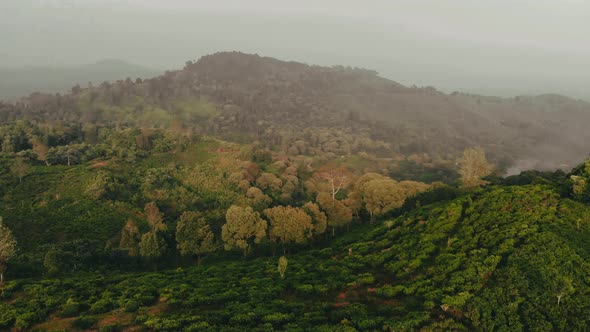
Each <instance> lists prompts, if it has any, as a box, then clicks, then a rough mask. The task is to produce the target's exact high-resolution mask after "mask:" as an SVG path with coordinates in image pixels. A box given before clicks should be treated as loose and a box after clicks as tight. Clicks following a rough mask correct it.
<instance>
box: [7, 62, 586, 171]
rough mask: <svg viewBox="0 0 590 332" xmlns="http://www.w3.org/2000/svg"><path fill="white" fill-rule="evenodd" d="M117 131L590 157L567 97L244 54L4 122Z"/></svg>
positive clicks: (35, 107) (315, 146)
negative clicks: (421, 83) (181, 130)
mask: <svg viewBox="0 0 590 332" xmlns="http://www.w3.org/2000/svg"><path fill="white" fill-rule="evenodd" d="M23 118H24V119H29V120H31V121H33V122H50V123H57V122H59V123H62V124H66V125H73V124H77V125H79V126H84V125H96V126H118V127H125V126H130V127H138V126H139V127H174V126H178V125H179V124H181V125H182V126H185V127H189V128H191V130H194V131H195V132H197V133H206V134H212V135H216V136H218V137H222V138H224V139H229V140H232V141H236V142H242V143H243V142H253V141H259V142H261V143H262V144H265V145H266V147H268V148H272V149H281V150H285V151H289V153H290V154H292V155H297V154H304V155H305V154H306V155H314V154H315V155H317V154H318V153H329V154H332V155H336V156H337V155H347V154H350V153H357V152H359V151H368V152H371V153H375V154H378V155H381V156H389V157H390V156H398V157H399V156H402V157H404V156H405V157H407V156H410V155H415V154H418V155H421V156H422V157H423V158H426V159H433V160H454V159H455V158H456V157H457V156H458V155H459V154H460V152H461V151H463V149H464V148H466V147H469V146H481V147H483V148H484V149H485V150H486V152H487V153H488V156H489V157H490V159H491V160H493V161H494V162H495V163H496V164H498V165H500V166H502V167H505V168H509V169H510V171H511V172H517V171H518V170H520V169H524V168H528V169H530V168H544V169H545V168H556V167H561V168H571V167H573V166H574V165H575V164H577V163H578V162H579V161H581V159H582V158H581V156H585V155H587V153H588V151H587V147H586V146H584V142H587V141H588V139H590V132H588V130H586V124H587V123H590V104H588V103H586V102H583V101H577V100H572V99H569V98H566V97H562V96H558V95H542V96H537V97H525V96H523V97H517V98H510V99H503V98H496V97H485V96H477V95H467V94H459V93H454V94H451V95H446V94H443V93H441V92H438V91H437V90H435V89H434V88H431V87H427V88H416V87H405V86H402V85H400V84H398V83H396V82H393V81H390V80H387V79H384V78H382V77H379V76H378V75H377V73H376V72H374V71H370V70H364V69H357V68H347V67H330V68H328V67H319V66H309V65H305V64H302V63H296V62H284V61H280V60H276V59H272V58H267V57H260V56H258V55H249V54H243V53H238V52H227V53H217V54H213V55H209V56H204V57H202V58H201V59H199V60H198V61H196V62H188V63H187V64H186V66H185V67H184V68H183V69H182V70H176V71H169V72H166V73H165V74H163V75H161V76H159V77H155V78H152V79H147V80H141V79H137V80H135V79H134V78H133V79H126V80H121V81H117V82H114V83H104V84H101V85H99V86H94V87H89V88H86V87H79V86H76V87H74V88H73V89H72V91H71V93H70V94H67V95H62V96H55V95H46V94H33V95H31V96H30V97H28V98H24V99H22V100H21V101H20V102H18V103H16V104H7V103H4V104H1V105H0V121H2V122H3V123H6V122H11V121H15V120H17V119H23Z"/></svg>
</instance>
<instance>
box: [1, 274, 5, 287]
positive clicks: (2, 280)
mask: <svg viewBox="0 0 590 332" xmlns="http://www.w3.org/2000/svg"><path fill="white" fill-rule="evenodd" d="M2 285H4V272H0V286H2Z"/></svg>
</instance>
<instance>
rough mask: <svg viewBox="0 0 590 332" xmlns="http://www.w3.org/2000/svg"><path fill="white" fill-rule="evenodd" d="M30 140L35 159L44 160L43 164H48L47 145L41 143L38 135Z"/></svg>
mask: <svg viewBox="0 0 590 332" xmlns="http://www.w3.org/2000/svg"><path fill="white" fill-rule="evenodd" d="M30 142H31V145H32V146H33V151H35V153H36V154H37V159H38V160H39V161H43V162H45V165H47V166H49V161H48V160H47V151H48V150H49V148H48V147H47V144H45V143H43V142H42V141H41V139H40V138H38V137H33V138H31V140H30Z"/></svg>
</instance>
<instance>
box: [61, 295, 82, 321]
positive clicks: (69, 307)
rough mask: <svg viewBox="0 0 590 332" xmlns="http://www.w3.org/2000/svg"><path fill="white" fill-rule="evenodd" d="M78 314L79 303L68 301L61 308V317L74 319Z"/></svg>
mask: <svg viewBox="0 0 590 332" xmlns="http://www.w3.org/2000/svg"><path fill="white" fill-rule="evenodd" d="M78 313H80V303H78V302H76V301H74V300H72V299H68V300H67V301H66V304H64V306H63V307H62V310H61V317H76V316H78Z"/></svg>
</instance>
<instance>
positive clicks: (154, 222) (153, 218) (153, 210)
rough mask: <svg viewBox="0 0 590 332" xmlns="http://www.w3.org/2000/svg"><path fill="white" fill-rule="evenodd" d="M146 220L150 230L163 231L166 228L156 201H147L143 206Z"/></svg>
mask: <svg viewBox="0 0 590 332" xmlns="http://www.w3.org/2000/svg"><path fill="white" fill-rule="evenodd" d="M144 211H145V216H146V219H147V222H148V223H149V224H150V227H151V228H152V230H157V231H165V230H166V229H167V227H166V224H164V214H162V212H160V209H159V208H158V205H157V204H156V202H153V201H152V202H149V203H147V204H146V205H145V207H144Z"/></svg>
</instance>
